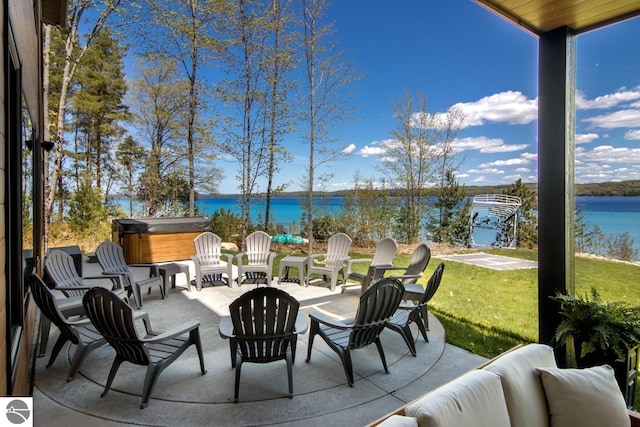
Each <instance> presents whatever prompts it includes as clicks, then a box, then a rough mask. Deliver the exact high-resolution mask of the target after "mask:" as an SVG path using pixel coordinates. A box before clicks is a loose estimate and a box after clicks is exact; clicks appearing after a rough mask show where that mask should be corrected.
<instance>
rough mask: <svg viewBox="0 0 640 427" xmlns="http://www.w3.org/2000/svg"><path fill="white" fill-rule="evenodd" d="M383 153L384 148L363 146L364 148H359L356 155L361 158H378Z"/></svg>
mask: <svg viewBox="0 0 640 427" xmlns="http://www.w3.org/2000/svg"><path fill="white" fill-rule="evenodd" d="M385 151H386V149H385V148H384V147H370V146H368V145H365V146H364V148H361V149H360V150H359V151H358V154H360V155H361V156H362V157H369V156H379V155H381V154H382V153H384V152H385Z"/></svg>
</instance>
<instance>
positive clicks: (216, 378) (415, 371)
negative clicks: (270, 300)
mask: <svg viewBox="0 0 640 427" xmlns="http://www.w3.org/2000/svg"><path fill="white" fill-rule="evenodd" d="M85 258H86V257H85ZM185 264H189V263H188V262H185ZM433 268H435V265H434V266H429V267H428V268H427V273H426V274H431V271H432V270H433ZM190 269H191V277H193V273H194V269H193V265H190ZM100 272H101V270H100V267H99V266H98V264H91V263H87V262H86V261H85V264H84V274H85V275H92V274H99V273H100ZM140 274H142V272H140ZM443 280H446V273H445V276H444V278H443ZM316 283H317V282H316ZM177 285H178V286H177V287H176V288H175V289H171V288H169V292H168V295H167V298H166V299H164V300H162V299H161V298H160V292H159V291H158V290H154V291H152V293H151V294H150V295H144V307H143V309H144V310H145V311H147V312H148V313H149V316H150V318H151V322H152V325H153V327H154V328H156V329H170V328H171V327H173V326H175V325H178V324H180V323H182V322H183V321H186V320H189V319H198V320H199V321H200V335H201V339H202V343H203V349H204V357H205V365H206V368H207V370H208V372H207V374H206V375H201V374H200V371H199V368H198V362H197V355H196V351H195V348H193V347H192V348H190V349H189V350H187V352H185V353H184V354H183V355H182V356H181V357H180V358H179V359H178V360H177V361H176V362H175V363H174V364H173V365H171V366H169V367H168V368H167V369H166V370H165V371H164V372H163V373H162V374H161V375H160V378H159V380H158V382H157V384H156V386H155V388H154V391H153V393H152V396H151V400H150V402H149V405H148V406H147V407H146V408H145V409H139V405H140V394H141V391H142V384H143V380H144V374H145V370H146V367H140V366H135V365H131V364H128V363H124V364H123V365H122V366H121V367H120V370H119V371H118V374H117V375H116V377H115V380H114V382H113V386H112V389H111V390H110V391H109V393H108V394H107V395H106V396H105V397H100V394H101V392H102V390H103V387H104V383H105V381H106V378H107V375H108V372H109V369H110V367H111V362H112V360H113V357H114V354H115V353H114V351H113V350H112V349H111V347H109V346H105V347H102V348H100V349H98V350H96V351H94V352H93V353H91V354H90V355H89V356H88V357H87V359H86V360H85V361H84V363H83V365H82V367H81V369H80V372H79V373H78V374H77V375H76V377H75V378H74V380H73V381H70V382H67V381H66V376H67V373H68V369H69V360H70V357H71V355H72V354H73V350H74V349H73V348H71V352H69V346H67V347H65V348H64V349H63V351H62V352H61V354H60V356H58V359H57V360H56V362H55V363H54V364H53V366H51V367H50V368H48V369H45V365H46V363H47V362H48V359H49V355H50V352H51V348H52V346H53V343H54V342H55V340H56V338H57V335H58V332H57V330H56V329H55V328H52V332H51V336H50V339H49V346H48V347H49V348H48V349H47V350H48V351H47V355H46V357H42V358H39V359H37V361H36V369H35V389H34V422H35V423H34V425H47V426H49V427H55V426H65V427H66V426H68V425H91V426H116V425H118V426H122V425H136V426H201V425H215V426H269V425H284V426H298V425H300V426H302V425H304V426H326V425H331V426H332V427H337V426H357V425H365V424H367V423H369V422H371V421H373V420H375V419H377V418H378V417H380V416H383V415H384V414H386V413H388V412H390V411H392V410H394V409H395V408H397V407H399V406H401V405H402V404H404V403H406V402H408V401H411V400H413V399H415V398H416V397H418V396H420V395H422V394H423V393H425V392H427V391H429V390H431V389H433V388H435V387H437V386H439V385H441V384H443V383H445V382H447V381H449V380H451V379H453V378H455V377H457V376H459V375H460V374H462V373H463V372H465V371H467V370H469V369H472V368H474V367H476V366H478V365H479V364H481V363H482V362H484V361H485V359H484V358H482V357H480V356H477V355H474V354H472V353H469V352H467V351H465V350H462V349H459V348H457V347H454V346H451V345H448V344H446V343H445V340H444V334H445V331H444V330H443V328H442V325H441V324H440V323H439V322H438V320H437V319H436V318H434V317H433V316H432V317H431V318H430V320H429V322H430V327H431V330H430V333H429V340H430V342H429V343H425V342H424V341H423V340H422V338H420V339H419V340H418V341H417V351H418V356H417V357H413V356H411V354H410V353H409V350H408V348H407V346H406V344H405V343H404V341H403V340H402V338H401V337H400V335H399V334H397V333H394V332H392V331H389V330H385V331H384V332H383V334H382V337H381V338H382V343H383V346H384V349H385V354H386V358H387V363H388V365H389V371H390V373H389V374H388V375H387V374H385V373H384V370H383V368H382V363H381V361H380V358H379V356H378V352H377V350H376V348H375V346H370V347H369V348H365V349H360V350H355V351H353V353H352V357H353V364H354V374H355V377H356V382H355V386H354V387H349V386H348V384H347V380H346V377H345V374H344V371H343V368H342V364H341V363H340V360H339V358H338V356H337V354H335V353H334V352H333V351H331V350H330V349H329V347H328V346H327V345H326V344H325V343H324V341H322V339H319V338H318V339H316V340H315V343H314V348H313V351H312V354H311V361H310V363H305V357H306V353H307V338H308V332H307V333H306V334H305V335H302V336H300V337H299V340H298V350H297V356H296V362H295V365H294V368H293V381H294V397H293V399H288V398H287V397H286V394H287V375H286V365H285V362H284V361H282V362H274V363H269V364H265V365H259V364H249V363H247V364H244V365H243V368H242V377H241V382H240V398H239V403H236V404H234V403H233V390H234V380H235V371H234V370H233V369H232V368H231V363H230V359H229V344H228V342H227V341H225V340H223V339H222V338H220V336H219V334H218V325H219V321H220V318H221V317H222V316H225V315H228V306H229V303H230V302H231V301H233V300H234V299H235V298H236V297H238V296H239V295H240V294H242V293H243V292H246V291H247V290H249V289H252V288H253V287H255V285H249V284H245V285H243V286H241V287H238V286H237V285H236V284H234V286H233V287H232V288H229V287H227V286H224V285H219V284H218V285H216V286H211V285H208V286H206V287H205V288H204V289H203V290H202V291H200V292H198V291H196V289H195V287H193V288H192V291H191V292H188V291H187V290H186V287H185V286H184V285H186V279H185V278H184V275H183V274H179V275H178V276H177ZM274 285H275V286H278V287H280V288H282V289H284V290H285V291H287V292H289V293H290V294H292V295H293V296H295V297H296V298H297V299H298V300H299V301H300V304H301V310H302V311H303V312H305V313H309V312H311V311H314V310H318V311H323V312H325V313H328V314H331V315H334V316H336V317H338V318H346V317H352V316H353V315H354V313H355V309H356V306H357V303H358V297H359V292H358V291H355V290H352V291H348V292H347V293H344V294H342V293H341V289H340V287H338V288H337V289H336V291H334V292H331V291H330V290H329V286H328V284H326V285H322V284H314V285H311V286H308V287H304V286H300V285H299V284H297V283H285V282H283V283H281V284H278V282H277V279H274ZM414 332H415V334H416V335H417V334H418V331H417V328H414Z"/></svg>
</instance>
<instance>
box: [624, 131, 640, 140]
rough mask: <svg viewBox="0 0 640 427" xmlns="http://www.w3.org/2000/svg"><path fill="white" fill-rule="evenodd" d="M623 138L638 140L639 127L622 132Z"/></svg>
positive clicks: (639, 137)
mask: <svg viewBox="0 0 640 427" xmlns="http://www.w3.org/2000/svg"><path fill="white" fill-rule="evenodd" d="M624 139H629V140H632V141H640V129H636V130H630V131H627V133H625V134H624Z"/></svg>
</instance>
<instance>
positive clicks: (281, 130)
mask: <svg viewBox="0 0 640 427" xmlns="http://www.w3.org/2000/svg"><path fill="white" fill-rule="evenodd" d="M291 14H292V11H291V1H290V0H271V7H270V8H269V11H268V14H267V19H268V21H267V26H268V28H269V33H270V34H269V35H270V37H269V40H268V42H269V44H268V46H267V49H268V54H267V55H265V66H266V68H267V72H266V84H267V88H266V98H267V99H266V103H265V108H266V113H265V120H266V121H267V123H266V125H265V137H266V138H267V146H268V164H267V188H266V198H265V215H264V229H265V230H268V229H269V226H270V221H271V216H270V215H271V214H270V210H271V196H272V194H273V193H277V192H279V191H282V190H284V188H283V187H279V188H275V187H274V184H273V179H274V175H275V173H276V172H277V171H278V170H279V165H280V164H281V163H282V162H283V161H289V159H290V156H289V153H288V151H287V149H286V148H285V147H284V146H283V145H282V143H281V140H282V137H283V135H284V134H287V133H289V132H291V124H292V118H291V107H290V105H289V104H290V102H289V99H288V97H289V93H290V92H291V90H292V81H291V80H290V79H288V78H287V76H288V73H289V71H291V70H292V68H293V66H294V65H295V58H294V57H293V53H294V52H293V40H294V39H295V37H296V34H295V32H293V29H292V28H291V25H292V16H291Z"/></svg>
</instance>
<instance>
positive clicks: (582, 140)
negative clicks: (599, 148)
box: [576, 133, 600, 144]
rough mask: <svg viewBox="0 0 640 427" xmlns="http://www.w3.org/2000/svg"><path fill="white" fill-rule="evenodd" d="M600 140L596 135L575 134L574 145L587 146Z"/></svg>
mask: <svg viewBox="0 0 640 427" xmlns="http://www.w3.org/2000/svg"><path fill="white" fill-rule="evenodd" d="M598 138H600V136H599V135H598V134H597V133H579V134H576V144H587V143H589V142H593V141H594V140H596V139H598Z"/></svg>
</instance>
